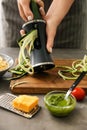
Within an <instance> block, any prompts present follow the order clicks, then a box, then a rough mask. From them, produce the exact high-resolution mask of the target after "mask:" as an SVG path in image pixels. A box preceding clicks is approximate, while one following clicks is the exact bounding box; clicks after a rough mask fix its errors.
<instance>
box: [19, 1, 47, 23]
mask: <svg viewBox="0 0 87 130" xmlns="http://www.w3.org/2000/svg"><path fill="white" fill-rule="evenodd" d="M36 2H37V4H38V5H39V7H40V8H39V9H40V13H41V15H42V16H44V15H45V11H44V3H43V1H42V0H36ZM17 4H18V9H19V13H20V16H21V18H22V19H23V20H24V21H30V20H32V19H33V13H32V11H31V9H30V0H17Z"/></svg>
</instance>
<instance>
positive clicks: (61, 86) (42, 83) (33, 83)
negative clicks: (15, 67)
mask: <svg viewBox="0 0 87 130" xmlns="http://www.w3.org/2000/svg"><path fill="white" fill-rule="evenodd" d="M72 62H73V59H72V60H69V59H66V60H64V59H58V60H54V63H55V65H61V66H62V65H67V66H71V64H72ZM19 82H23V83H22V84H20V85H17V84H18V83H19ZM73 82H74V80H63V79H62V78H61V77H60V76H59V75H58V68H53V69H50V70H48V71H46V72H42V73H39V74H35V75H33V76H30V75H26V76H24V77H22V78H20V79H16V80H12V81H11V82H10V89H11V91H12V93H15V94H25V93H26V94H45V93H47V92H49V91H52V90H68V88H69V87H70V86H71V85H72V83H73ZM15 84H16V86H15ZM79 87H82V88H84V89H85V91H86V93H87V76H85V77H84V78H83V80H82V81H81V82H80V83H79Z"/></svg>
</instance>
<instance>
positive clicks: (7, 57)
mask: <svg viewBox="0 0 87 130" xmlns="http://www.w3.org/2000/svg"><path fill="white" fill-rule="evenodd" d="M0 57H2V58H3V59H4V60H5V61H6V62H7V63H8V67H7V68H6V69H4V70H0V77H1V76H3V75H4V74H5V73H6V72H7V71H8V70H9V69H10V68H11V67H12V65H13V63H14V61H13V58H12V57H10V56H8V55H6V54H3V53H0Z"/></svg>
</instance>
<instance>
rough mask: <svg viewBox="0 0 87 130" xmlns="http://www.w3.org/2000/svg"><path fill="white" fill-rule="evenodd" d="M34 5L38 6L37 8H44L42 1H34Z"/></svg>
mask: <svg viewBox="0 0 87 130" xmlns="http://www.w3.org/2000/svg"><path fill="white" fill-rule="evenodd" d="M36 3H37V4H38V5H39V7H43V8H44V2H43V1H42V0H36Z"/></svg>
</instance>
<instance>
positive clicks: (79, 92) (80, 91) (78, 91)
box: [71, 87, 86, 101]
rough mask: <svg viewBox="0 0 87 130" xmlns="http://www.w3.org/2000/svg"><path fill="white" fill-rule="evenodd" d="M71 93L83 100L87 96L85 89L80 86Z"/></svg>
mask: <svg viewBox="0 0 87 130" xmlns="http://www.w3.org/2000/svg"><path fill="white" fill-rule="evenodd" d="M71 94H72V95H73V96H75V97H76V99H77V100H78V101H81V100H83V99H84V98H85V96H86V93H85V91H84V89H82V88H79V87H76V88H75V89H74V90H73V91H72V93H71Z"/></svg>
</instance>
